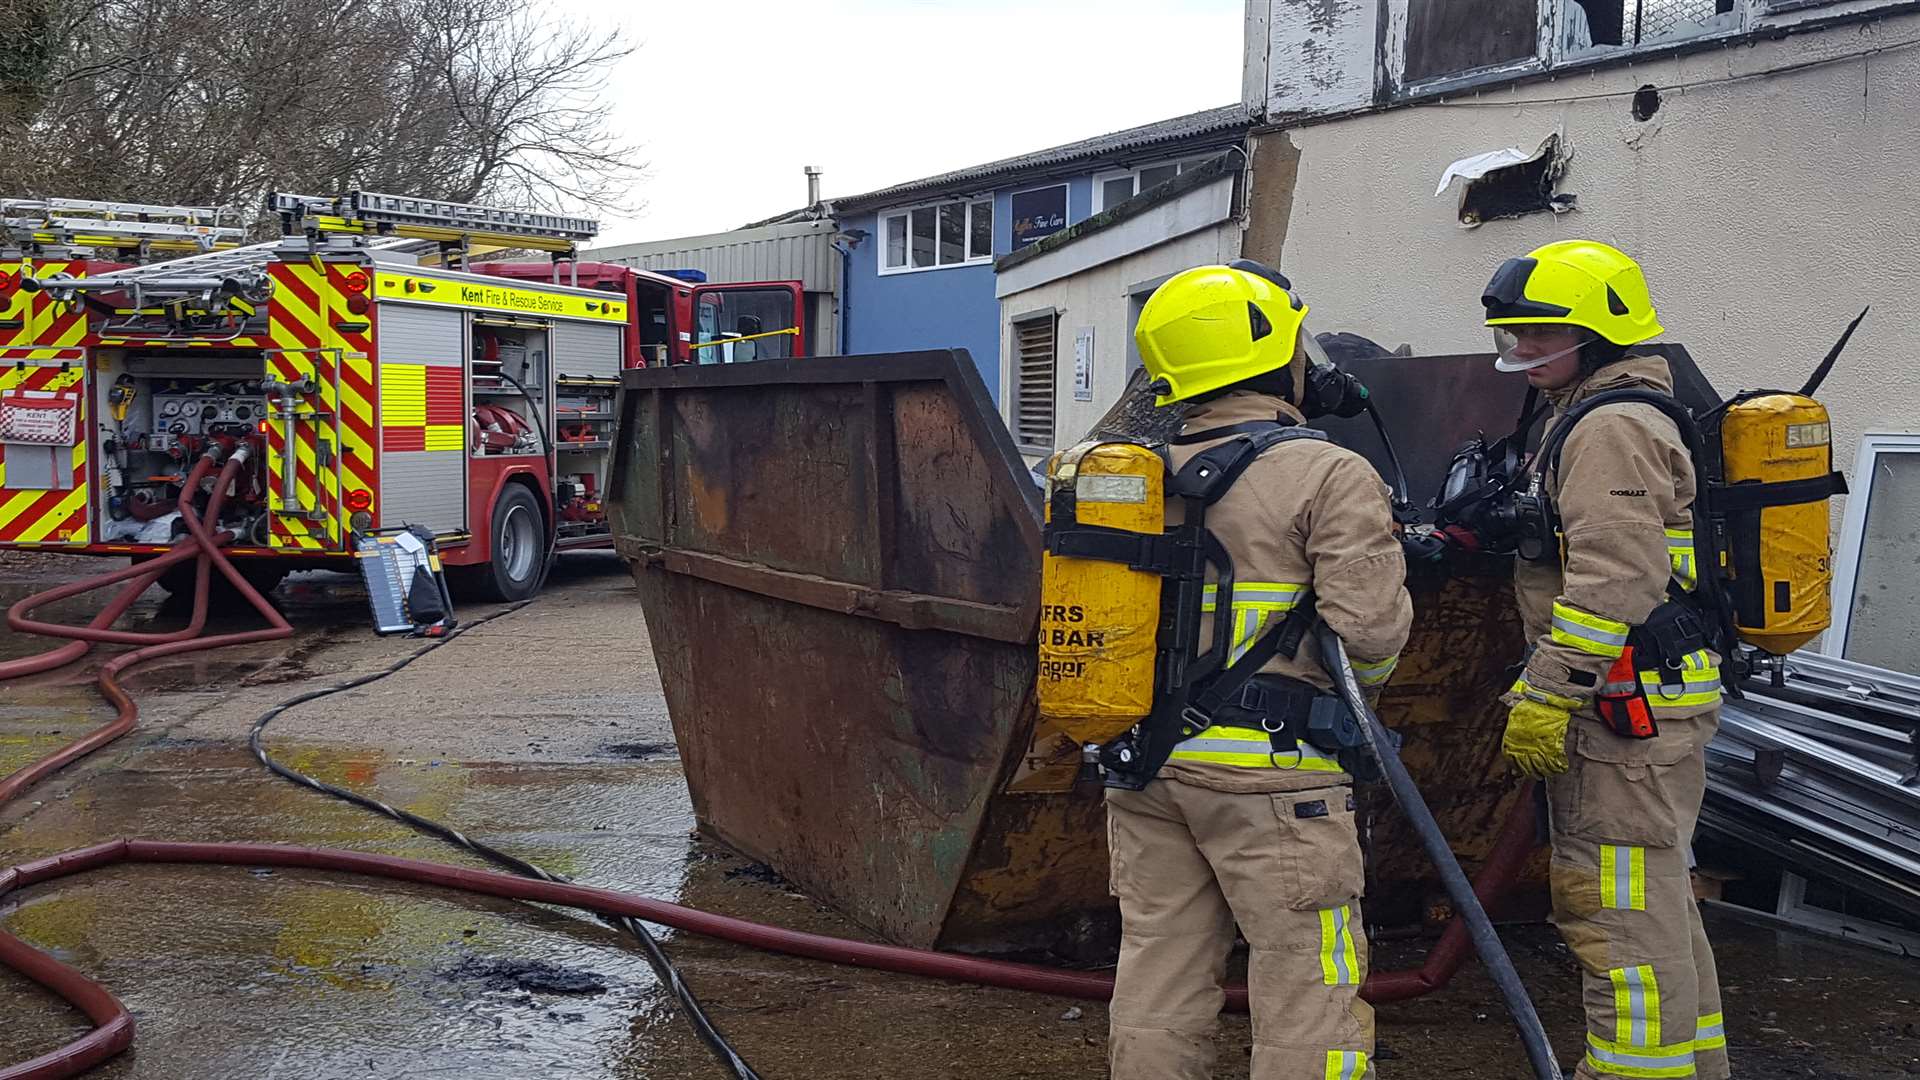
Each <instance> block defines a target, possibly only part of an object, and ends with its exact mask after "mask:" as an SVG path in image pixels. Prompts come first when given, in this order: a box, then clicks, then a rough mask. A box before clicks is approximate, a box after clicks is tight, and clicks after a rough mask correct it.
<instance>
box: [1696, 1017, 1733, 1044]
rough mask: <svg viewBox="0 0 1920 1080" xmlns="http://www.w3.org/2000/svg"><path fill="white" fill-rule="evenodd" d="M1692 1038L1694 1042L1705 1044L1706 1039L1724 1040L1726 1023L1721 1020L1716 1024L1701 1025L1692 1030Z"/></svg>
mask: <svg viewBox="0 0 1920 1080" xmlns="http://www.w3.org/2000/svg"><path fill="white" fill-rule="evenodd" d="M1693 1037H1694V1040H1695V1041H1696V1042H1705V1041H1706V1040H1708V1039H1724V1038H1726V1037H1727V1022H1726V1021H1725V1020H1722V1021H1720V1022H1719V1023H1717V1024H1701V1025H1700V1026H1699V1027H1698V1028H1697V1029H1695V1030H1694V1033H1693Z"/></svg>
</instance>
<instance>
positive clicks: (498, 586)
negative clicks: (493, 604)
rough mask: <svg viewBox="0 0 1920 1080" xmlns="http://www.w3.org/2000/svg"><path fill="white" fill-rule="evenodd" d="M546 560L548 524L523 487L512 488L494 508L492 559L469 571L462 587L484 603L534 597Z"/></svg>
mask: <svg viewBox="0 0 1920 1080" xmlns="http://www.w3.org/2000/svg"><path fill="white" fill-rule="evenodd" d="M546 557H547V523H546V521H545V519H543V518H542V517H541V515H540V502H539V500H538V499H536V498H534V495H533V492H531V491H528V490H527V488H526V487H525V485H522V484H511V485H509V486H508V487H507V489H506V490H505V491H503V492H501V493H500V498H499V500H498V501H497V502H495V503H494V504H493V555H492V558H490V559H488V560H487V562H486V563H485V564H484V565H482V566H476V567H472V568H471V570H470V572H469V574H468V575H467V576H468V578H469V580H468V581H467V582H465V583H464V584H465V585H466V586H467V589H468V590H469V591H471V592H473V593H475V594H476V595H477V596H479V597H480V598H482V599H485V600H492V601H500V602H508V603H510V602H512V601H515V600H525V599H526V598H527V597H529V596H532V595H533V590H534V588H535V587H536V586H538V585H539V584H540V565H541V563H543V562H544V561H545V560H546Z"/></svg>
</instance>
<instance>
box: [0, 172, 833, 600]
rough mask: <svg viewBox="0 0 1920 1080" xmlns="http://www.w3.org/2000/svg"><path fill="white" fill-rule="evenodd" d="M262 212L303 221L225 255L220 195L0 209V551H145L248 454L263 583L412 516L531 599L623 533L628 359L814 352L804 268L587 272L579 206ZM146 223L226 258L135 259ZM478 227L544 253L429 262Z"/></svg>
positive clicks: (297, 204) (156, 232)
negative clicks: (618, 436) (616, 529)
mask: <svg viewBox="0 0 1920 1080" xmlns="http://www.w3.org/2000/svg"><path fill="white" fill-rule="evenodd" d="M272 205H273V207H274V209H276V210H278V211H279V212H280V213H281V215H282V220H283V223H284V225H285V228H284V232H285V234H286V235H284V236H283V237H282V238H281V240H279V241H276V242H271V243H267V244H257V245H251V246H246V247H235V246H232V239H233V236H232V235H230V234H232V233H235V232H237V231H233V230H224V229H221V228H220V227H219V226H218V225H215V224H209V223H208V222H209V220H210V215H211V214H212V213H213V212H212V211H207V210H198V209H195V208H184V207H158V206H132V207H130V206H128V205H126V204H104V203H77V202H69V203H59V202H55V201H49V202H46V203H31V204H29V203H23V202H13V203H6V204H0V217H4V218H5V221H6V224H7V225H8V229H7V230H6V231H0V548H4V547H13V548H34V549H44V550H56V551H65V552H74V553H83V554H94V555H119V556H132V557H134V558H136V559H138V558H143V557H151V556H152V555H155V554H158V553H160V552H162V551H165V550H166V549H167V547H168V546H170V545H171V543H172V542H173V541H174V540H175V539H176V538H177V537H178V535H179V534H180V532H181V531H182V530H183V527H184V526H183V524H182V523H180V522H179V521H178V518H179V514H178V506H179V503H180V500H182V499H191V500H194V505H195V506H196V507H198V506H200V505H202V504H203V503H204V502H205V500H206V498H207V496H208V495H209V494H210V492H209V491H208V490H205V487H204V485H203V489H202V490H198V491H186V490H183V488H182V485H183V483H184V481H185V479H186V477H187V473H188V472H189V471H190V468H191V465H192V463H193V462H194V461H195V460H197V459H198V458H199V457H200V456H202V455H205V454H209V453H211V454H214V455H216V456H220V457H222V458H224V457H227V456H231V455H232V454H233V453H235V452H236V451H237V450H239V448H241V447H245V448H246V453H247V454H248V455H249V459H248V460H249V465H248V468H247V469H246V470H245V471H244V472H243V473H242V474H241V479H240V480H239V481H238V482H237V483H236V489H235V490H233V491H231V492H230V493H229V497H228V499H227V500H226V509H225V510H224V511H223V513H222V515H221V521H220V522H218V523H217V524H218V527H219V528H220V529H221V530H224V531H227V532H230V533H231V534H232V535H233V540H232V542H231V544H230V546H229V549H228V550H229V551H230V553H231V554H232V555H234V556H235V557H236V563H237V565H239V566H241V567H242V569H243V570H245V571H246V572H247V573H248V576H249V577H250V578H253V579H254V580H255V581H256V582H257V583H267V582H271V581H276V580H278V579H279V577H280V576H282V575H284V574H285V573H286V572H287V571H289V570H293V569H302V568H308V567H314V566H326V565H332V566H340V567H343V566H345V565H347V564H348V560H350V559H351V558H352V554H353V551H354V538H355V537H356V535H363V534H366V533H368V532H370V531H372V530H376V529H381V528H390V527H396V526H405V525H412V526H422V527H425V528H426V529H428V530H430V531H432V532H433V534H434V535H435V537H436V538H437V540H438V543H439V546H440V549H441V558H442V561H443V562H444V563H445V564H446V565H447V566H448V567H449V568H450V570H451V571H452V572H453V573H454V575H455V577H456V584H461V582H460V581H459V580H458V579H459V578H462V577H464V578H466V579H467V581H466V582H465V584H467V585H469V586H471V591H472V592H474V593H476V594H479V595H484V596H489V597H493V598H500V599H518V598H521V597H524V596H526V595H529V594H530V593H531V591H532V590H533V588H535V586H536V583H537V581H538V580H539V577H540V568H541V565H542V563H543V561H544V559H545V557H546V554H547V552H548V550H549V545H550V544H551V545H553V546H556V547H558V548H560V549H566V548H573V547H589V546H602V545H605V544H606V543H607V542H608V539H609V532H608V525H607V520H606V515H605V513H604V512H603V510H602V506H601V498H602V496H603V493H604V488H605V483H606V479H607V475H608V467H609V464H610V462H611V460H612V431H613V419H614V394H615V391H616V390H617V388H618V385H619V373H620V371H621V369H622V368H627V367H639V366H645V365H646V364H648V363H662V362H664V363H711V362H719V363H724V362H738V361H741V360H747V359H759V358H765V357H769V356H792V355H803V354H804V351H805V337H804V328H803V326H802V324H801V321H800V315H801V306H800V305H801V294H800V288H799V284H798V283H797V282H772V283H751V284H728V285H708V284H704V283H700V282H697V281H689V280H687V277H691V276H694V275H683V276H673V275H666V274H657V273H652V272H648V271H643V270H636V269H633V268H630V267H624V266H616V265H611V264H603V263H578V262H577V259H576V257H575V255H574V250H575V245H576V243H577V242H578V241H580V240H583V239H586V238H587V237H590V236H592V235H593V232H594V226H593V223H592V222H590V221H585V220H582V219H575V218H565V217H558V216H554V215H542V214H529V213H524V212H518V211H505V210H496V209H491V208H486V207H475V206H467V205H464V204H452V203H444V202H435V201H429V200H419V199H411V198H406V197H400V196H388V195H379V194H374V193H365V192H353V193H349V194H348V195H345V196H341V197H340V198H338V199H320V198H312V197H306V196H274V197H273V203H272ZM75 215H79V216H75ZM136 240H137V243H138V245H139V247H140V248H141V253H142V254H143V255H147V254H150V253H152V252H154V251H165V250H167V249H174V250H178V249H179V248H182V247H186V248H189V249H193V248H204V247H212V248H214V250H207V251H202V252H201V253H199V254H192V255H187V256H185V257H182V258H175V259H170V260H166V261H160V262H149V263H145V264H130V263H129V262H127V261H122V259H121V258H120V257H119V251H120V250H122V249H125V248H127V247H129V246H133V245H134V243H135V242H136ZM420 241H437V242H438V247H439V250H438V252H430V253H429V258H428V259H422V258H421V257H420V256H419V255H418V254H417V253H415V252H413V251H412V249H414V248H418V247H420V246H421V244H420V243H419V242H420ZM476 243H484V244H488V245H491V246H494V247H501V246H513V247H521V248H534V249H540V250H546V251H548V252H550V253H551V254H552V255H553V257H554V261H553V262H552V263H550V264H542V263H491V264H489V263H482V264H477V265H474V267H473V269H474V270H476V271H483V272H468V271H465V270H450V269H445V268H443V267H442V266H438V265H431V264H430V263H431V262H432V261H436V260H435V259H434V256H435V255H437V261H441V262H451V261H455V260H461V261H464V260H463V259H462V258H461V257H462V256H463V255H464V253H465V252H466V251H467V250H469V248H470V246H471V245H474V244H476ZM426 246H427V247H429V248H432V247H434V245H433V244H427V245H426ZM223 247H224V248H225V249H222V248H223ZM102 249H111V250H114V253H115V255H116V258H115V259H111V260H102V259H98V258H94V257H76V256H77V255H78V253H79V252H81V251H88V250H92V251H99V250H102ZM209 524H210V525H211V524H214V523H209ZM189 565H190V564H189Z"/></svg>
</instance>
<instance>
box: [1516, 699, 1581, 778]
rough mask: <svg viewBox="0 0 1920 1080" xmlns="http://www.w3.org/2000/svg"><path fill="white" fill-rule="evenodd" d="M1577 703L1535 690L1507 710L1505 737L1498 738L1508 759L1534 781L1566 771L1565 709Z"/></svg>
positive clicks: (1566, 717) (1568, 714)
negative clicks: (1544, 699)
mask: <svg viewBox="0 0 1920 1080" xmlns="http://www.w3.org/2000/svg"><path fill="white" fill-rule="evenodd" d="M1537 698H1547V699H1549V700H1546V701H1541V700H1537ZM1579 704H1580V703H1579V702H1577V701H1574V700H1573V699H1572V698H1563V697H1561V696H1559V695H1558V694H1547V693H1542V692H1541V691H1538V690H1535V691H1533V693H1532V695H1530V696H1528V697H1524V698H1521V699H1520V700H1519V701H1517V702H1514V704H1513V707H1512V708H1511V709H1509V710H1508V712H1507V733H1506V736H1505V737H1504V738H1502V739H1501V740H1500V749H1502V750H1504V751H1505V752H1506V755H1507V760H1508V761H1511V762H1513V765H1514V767H1515V768H1517V769H1519V770H1520V771H1521V772H1523V773H1526V774H1527V775H1528V776H1531V777H1533V778H1534V779H1536V780H1539V779H1544V778H1546V777H1549V776H1556V775H1558V774H1560V773H1563V772H1566V771H1567V724H1568V722H1569V720H1570V719H1571V714H1570V713H1569V712H1568V710H1570V709H1573V708H1576V707H1578V705H1579Z"/></svg>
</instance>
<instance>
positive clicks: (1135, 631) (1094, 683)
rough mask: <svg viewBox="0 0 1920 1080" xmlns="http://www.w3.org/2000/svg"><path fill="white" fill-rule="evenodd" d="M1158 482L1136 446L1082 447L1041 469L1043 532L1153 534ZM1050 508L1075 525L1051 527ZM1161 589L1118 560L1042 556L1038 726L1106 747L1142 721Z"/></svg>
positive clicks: (1153, 460)
mask: <svg viewBox="0 0 1920 1080" xmlns="http://www.w3.org/2000/svg"><path fill="white" fill-rule="evenodd" d="M1165 478H1166V466H1165V464H1163V463H1162V462H1161V460H1160V458H1159V456H1158V455H1156V454H1155V453H1154V452H1153V451H1152V450H1149V449H1147V448H1146V447H1144V446H1136V445H1133V444H1131V443H1083V444H1081V445H1079V446H1076V447H1073V448H1072V449H1069V450H1064V451H1062V452H1060V453H1058V454H1056V455H1054V457H1053V460H1052V461H1050V462H1049V463H1048V468H1047V479H1048V483H1047V495H1048V497H1047V500H1046V503H1047V510H1046V512H1047V523H1048V527H1049V528H1064V527H1070V526H1071V525H1075V524H1078V525H1098V526H1105V527H1106V528H1110V529H1123V530H1125V531H1127V532H1136V533H1143V534H1146V535H1149V536H1158V535H1160V534H1161V532H1162V531H1163V529H1164V527H1165V524H1166V499H1165V497H1164V488H1165ZM1063 496H1065V497H1064V498H1063ZM1058 508H1065V509H1066V510H1067V511H1068V512H1070V513H1071V514H1072V516H1073V520H1072V521H1071V522H1069V521H1064V520H1062V521H1056V520H1055V514H1056V512H1057V509H1058ZM1160 584H1161V578H1160V575H1158V574H1152V573H1146V572H1143V571H1139V570H1130V569H1128V568H1127V565H1126V564H1125V563H1119V562H1107V561H1104V560H1099V559H1080V558H1071V557H1067V556H1057V555H1052V554H1048V555H1046V556H1044V558H1043V559H1042V561H1041V567H1040V665H1039V674H1038V678H1039V685H1038V697H1039V702H1040V719H1041V721H1042V722H1043V723H1045V724H1047V725H1049V726H1051V727H1053V728H1054V729H1056V730H1058V731H1060V732H1062V733H1064V734H1065V735H1067V736H1068V737H1070V738H1072V739H1073V740H1074V742H1075V743H1076V744H1079V745H1083V746H1084V745H1085V744H1087V743H1090V742H1091V743H1104V742H1107V741H1109V740H1111V739H1113V738H1115V737H1117V736H1119V735H1120V734H1121V733H1122V732H1124V731H1126V730H1127V729H1128V728H1130V727H1132V726H1133V725H1134V724H1137V723H1139V722H1140V721H1141V720H1143V719H1145V718H1146V716H1147V713H1148V712H1149V711H1150V710H1151V709H1152V706H1153V674H1154V651H1155V645H1154V639H1155V636H1156V634H1157V631H1158V629H1159V623H1160Z"/></svg>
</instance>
